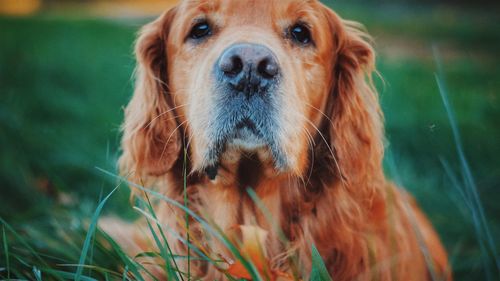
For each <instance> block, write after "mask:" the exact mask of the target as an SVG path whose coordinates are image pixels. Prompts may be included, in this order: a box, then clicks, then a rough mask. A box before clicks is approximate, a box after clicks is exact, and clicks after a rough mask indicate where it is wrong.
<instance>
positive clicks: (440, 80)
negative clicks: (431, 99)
mask: <svg viewBox="0 0 500 281" xmlns="http://www.w3.org/2000/svg"><path fill="white" fill-rule="evenodd" d="M433 54H434V60H435V62H436V66H437V72H436V73H435V79H436V83H437V85H438V88H439V94H440V96H441V99H442V101H443V105H444V108H445V110H446V114H447V116H448V120H449V122H450V126H451V130H452V133H453V141H454V144H455V149H456V153H457V155H458V158H459V162H460V167H461V177H462V182H459V181H458V180H457V177H456V175H455V174H454V173H453V171H452V169H451V168H450V165H449V164H448V162H447V161H446V160H445V159H443V158H442V157H441V158H440V161H441V163H442V165H443V169H444V170H445V171H446V174H447V175H448V177H449V178H450V180H451V181H452V182H453V183H454V184H453V186H454V187H455V188H456V190H457V191H458V192H459V193H460V194H463V196H462V198H463V199H464V201H465V202H464V204H465V206H467V207H468V208H469V212H470V215H471V217H472V220H473V225H474V230H475V233H476V238H477V241H478V243H479V245H480V248H481V251H482V257H481V258H482V261H483V267H484V271H485V273H486V276H487V278H488V280H496V279H497V278H499V279H500V258H499V256H498V252H497V246H496V244H495V240H494V239H493V237H492V234H491V230H490V227H489V224H488V222H487V219H486V216H485V213H484V208H483V204H482V202H481V199H480V197H479V193H478V190H477V184H476V181H475V180H474V177H473V175H472V172H471V169H470V166H469V163H468V161H467V158H466V156H465V153H464V149H463V144H462V140H461V136H460V132H459V129H458V125H457V122H456V117H455V113H454V112H453V107H452V106H451V104H450V101H449V98H448V96H449V95H448V89H447V86H446V83H445V78H444V71H443V63H442V60H441V57H440V53H439V50H438V48H437V46H436V45H434V46H433ZM490 260H492V261H493V263H494V266H495V267H496V269H495V270H492V269H491V265H490Z"/></svg>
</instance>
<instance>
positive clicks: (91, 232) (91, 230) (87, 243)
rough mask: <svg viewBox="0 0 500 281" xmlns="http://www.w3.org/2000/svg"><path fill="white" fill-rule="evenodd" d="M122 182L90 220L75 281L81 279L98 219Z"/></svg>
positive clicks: (102, 202)
mask: <svg viewBox="0 0 500 281" xmlns="http://www.w3.org/2000/svg"><path fill="white" fill-rule="evenodd" d="M120 185H121V183H119V184H118V185H117V186H116V187H115V188H114V189H113V190H112V191H111V192H110V193H109V194H108V195H107V196H106V197H105V198H104V199H103V200H102V201H101V202H100V203H99V205H98V206H97V209H96V210H95V212H94V215H93V216H92V220H91V222H90V226H89V230H88V232H87V236H86V237H85V241H84V243H83V247H82V253H81V255H80V259H79V262H78V264H79V265H80V266H79V267H78V268H77V270H76V273H75V276H74V277H75V281H80V277H81V276H82V272H83V268H84V267H83V265H84V264H85V260H86V258H87V253H88V250H89V247H90V242H91V240H92V238H93V237H94V234H95V229H96V227H97V221H98V220H99V217H100V215H101V211H102V209H103V208H104V205H105V204H106V202H107V201H108V199H109V198H110V197H111V196H112V195H113V194H114V193H115V191H116V190H118V188H119V187H120Z"/></svg>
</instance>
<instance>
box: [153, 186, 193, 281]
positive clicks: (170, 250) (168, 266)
mask: <svg viewBox="0 0 500 281" xmlns="http://www.w3.org/2000/svg"><path fill="white" fill-rule="evenodd" d="M144 196H145V197H146V200H147V204H146V206H147V207H148V209H149V212H150V213H151V215H152V216H153V218H154V219H155V220H156V228H157V229H158V231H159V232H160V235H161V237H162V239H163V243H164V245H165V247H166V248H167V252H168V254H169V255H170V257H173V256H174V254H173V252H172V248H170V244H169V243H168V240H167V238H166V237H165V234H164V233H163V229H162V227H161V225H160V223H159V221H158V219H157V216H156V213H155V211H154V208H153V205H152V204H151V201H150V200H149V196H148V194H147V193H144ZM144 203H146V202H144ZM148 224H149V221H148ZM157 243H158V247H161V243H160V242H157ZM161 249H163V250H164V248H163V247H161ZM165 255H166V254H165ZM165 263H167V270H171V269H172V268H171V265H170V262H169V261H168V259H167V257H165ZM172 263H173V264H174V267H175V269H176V270H177V272H180V270H179V266H178V265H177V262H176V260H175V258H173V259H172ZM167 272H170V271H167ZM169 277H170V276H169ZM180 277H181V280H182V281H184V278H183V277H182V275H181V276H180ZM169 279H170V278H169ZM175 280H178V278H177V276H175ZM188 280H189V279H188Z"/></svg>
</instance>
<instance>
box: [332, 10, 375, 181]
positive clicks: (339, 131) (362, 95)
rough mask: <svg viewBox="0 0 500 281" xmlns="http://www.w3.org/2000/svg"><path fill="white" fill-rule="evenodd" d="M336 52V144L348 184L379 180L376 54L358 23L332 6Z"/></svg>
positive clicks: (334, 108)
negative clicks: (374, 77)
mask: <svg viewBox="0 0 500 281" xmlns="http://www.w3.org/2000/svg"><path fill="white" fill-rule="evenodd" d="M327 18H328V21H329V25H330V32H331V33H332V36H333V40H334V43H333V44H334V45H333V46H336V53H335V54H334V56H333V58H332V59H333V62H332V65H333V72H332V79H331V81H332V85H331V88H332V90H331V96H330V99H331V105H330V108H331V109H330V110H331V120H332V124H331V125H330V128H329V135H330V141H331V146H332V147H333V149H334V150H335V152H336V156H337V157H338V159H337V160H338V165H339V166H340V167H339V168H340V170H341V171H340V172H341V173H342V175H341V176H342V177H343V178H344V180H345V181H346V182H347V183H348V184H352V185H359V184H362V183H365V184H366V183H370V184H371V183H373V184H375V183H374V181H376V180H378V179H381V178H382V175H383V174H382V167H381V166H382V158H383V125H382V118H383V117H382V113H381V110H380V106H379V100H378V95H377V92H376V90H375V87H374V86H373V82H372V73H373V72H374V70H375V54H374V51H373V48H372V47H371V46H370V44H369V43H368V42H367V39H368V38H369V36H368V35H367V34H365V33H364V32H363V31H361V29H360V25H359V24H357V23H354V22H349V21H344V20H342V19H340V18H339V17H338V16H337V15H336V14H335V13H334V12H332V11H331V10H329V9H327Z"/></svg>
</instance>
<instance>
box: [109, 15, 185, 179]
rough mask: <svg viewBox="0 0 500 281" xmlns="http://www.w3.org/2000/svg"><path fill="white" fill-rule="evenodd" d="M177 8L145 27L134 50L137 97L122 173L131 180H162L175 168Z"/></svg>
mask: <svg viewBox="0 0 500 281" xmlns="http://www.w3.org/2000/svg"><path fill="white" fill-rule="evenodd" d="M175 14H176V10H175V8H174V9H172V10H170V11H168V12H166V13H165V14H163V15H162V16H161V17H160V18H158V19H157V20H156V21H154V22H152V23H150V24H148V25H146V26H144V27H143V28H142V29H141V31H140V36H139V38H138V40H137V43H136V46H135V54H136V59H137V69H136V81H135V91H134V95H133V97H132V99H131V101H130V102H129V104H128V106H127V107H126V109H125V121H124V124H123V137H122V150H123V153H122V156H121V158H120V161H119V164H120V171H121V173H122V174H127V175H130V176H131V177H132V178H137V179H138V178H141V179H143V178H146V177H148V176H159V175H162V174H165V173H166V172H168V171H169V170H170V169H171V168H172V166H173V165H174V164H175V162H176V161H177V159H178V157H179V152H180V150H181V145H182V144H181V135H180V133H179V132H178V130H176V129H177V128H178V126H177V122H176V118H175V113H174V112H175V111H174V108H173V105H172V104H171V102H172V101H171V97H170V95H169V88H168V72H167V68H168V63H167V49H166V44H167V38H168V34H169V32H170V25H171V23H172V21H173V19H174V17H175Z"/></svg>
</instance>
